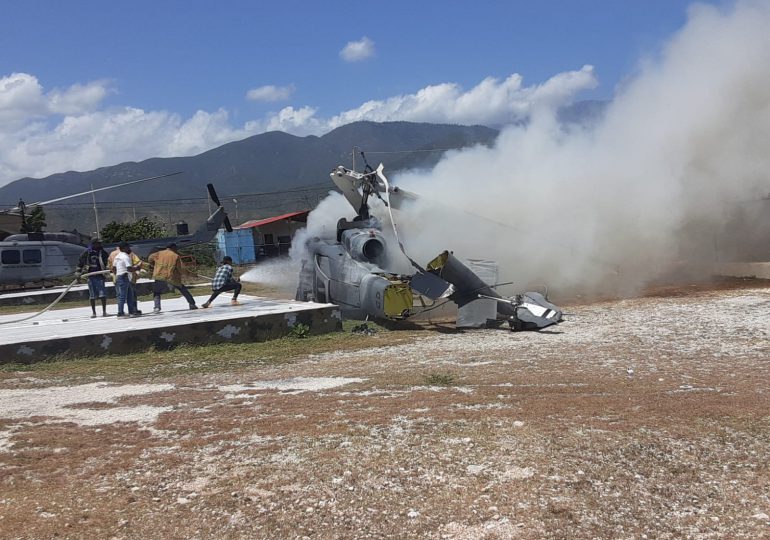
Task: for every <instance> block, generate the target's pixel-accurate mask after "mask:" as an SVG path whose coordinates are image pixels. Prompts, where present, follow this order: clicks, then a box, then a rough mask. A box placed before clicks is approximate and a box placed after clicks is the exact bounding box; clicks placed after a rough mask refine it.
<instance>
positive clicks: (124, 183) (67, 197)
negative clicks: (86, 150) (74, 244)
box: [13, 171, 182, 210]
mask: <svg viewBox="0 0 770 540" xmlns="http://www.w3.org/2000/svg"><path fill="white" fill-rule="evenodd" d="M176 174H182V171H177V172H173V173H169V174H161V175H158V176H150V177H148V178H140V179H139V180H131V181H130V182H123V183H122V184H115V185H114V186H106V187H100V188H96V189H90V190H88V191H83V192H81V193H75V194H74V195H67V196H66V197H59V198H58V199H51V200H49V201H40V202H35V203H31V204H27V205H25V206H26V207H27V208H31V207H33V206H42V205H44V204H51V203H55V202H59V201H64V200H67V199H72V198H74V197H80V196H81V195H90V194H91V193H96V192H97V191H105V190H107V189H114V188H119V187H122V186H129V185H131V184H138V183H140V182H147V181H148V180H157V179H158V178H166V177H168V176H174V175H176ZM13 210H19V208H18V207H17V208H14V209H13Z"/></svg>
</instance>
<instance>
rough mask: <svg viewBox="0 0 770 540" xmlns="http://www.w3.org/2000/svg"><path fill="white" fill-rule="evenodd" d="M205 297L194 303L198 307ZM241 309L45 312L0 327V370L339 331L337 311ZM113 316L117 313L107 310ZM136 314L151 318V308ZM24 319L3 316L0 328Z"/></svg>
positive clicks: (179, 305)
mask: <svg viewBox="0 0 770 540" xmlns="http://www.w3.org/2000/svg"><path fill="white" fill-rule="evenodd" d="M206 298H207V297H202V296H201V297H197V298H196V301H197V302H198V304H201V303H203V302H204V301H205V300H206ZM239 300H241V302H242V305H241V306H230V305H229V301H230V297H229V295H228V296H225V295H223V296H220V297H219V298H217V300H216V301H215V304H214V306H213V307H212V308H210V309H206V310H204V309H198V310H189V309H187V303H186V302H185V301H184V299H183V298H174V299H168V300H165V301H164V302H163V309H164V311H163V312H162V313H159V314H157V315H153V314H149V315H143V316H141V317H137V318H121V319H119V318H117V317H115V316H114V315H113V316H109V317H97V318H95V319H91V318H90V314H91V310H90V308H75V309H64V310H57V311H53V312H48V313H45V314H43V315H41V316H40V317H39V318H35V319H32V320H29V321H23V322H10V323H9V324H0V329H2V332H0V336H1V337H0V364H8V363H23V364H29V363H33V362H39V361H43V360H49V359H51V358H53V357H60V358H67V357H82V356H101V355H105V354H126V353H130V352H138V351H144V350H147V349H150V348H152V347H154V348H156V349H171V348H174V347H176V346H178V345H181V344H192V345H208V344H213V343H249V342H255V341H266V340H269V339H275V338H279V337H282V336H284V335H286V334H288V333H289V332H290V331H291V330H292V328H293V327H294V326H296V325H297V324H304V325H306V326H307V327H308V329H309V332H310V333H311V334H322V333H326V332H332V331H335V330H339V329H341V328H342V322H341V316H340V312H339V309H338V308H337V306H334V305H332V304H315V303H310V302H295V301H288V300H287V301H276V300H270V299H267V298H258V297H253V296H245V295H241V297H239ZM110 307H111V308H112V310H113V314H114V310H115V307H114V306H110ZM139 309H141V310H142V311H143V312H144V313H151V312H152V302H140V305H139ZM22 317H23V315H21V314H15V315H5V316H2V317H0V323H5V322H9V321H15V320H17V319H19V318H22Z"/></svg>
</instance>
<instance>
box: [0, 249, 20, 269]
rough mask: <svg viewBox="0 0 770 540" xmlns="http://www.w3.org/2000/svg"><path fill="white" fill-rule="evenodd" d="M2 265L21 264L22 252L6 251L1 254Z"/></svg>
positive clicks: (0, 261) (17, 250) (0, 262)
mask: <svg viewBox="0 0 770 540" xmlns="http://www.w3.org/2000/svg"><path fill="white" fill-rule="evenodd" d="M14 255H15V257H14ZM0 264H8V265H10V264H21V251H20V250H19V249H15V248H14V249H4V250H3V251H2V253H1V254H0Z"/></svg>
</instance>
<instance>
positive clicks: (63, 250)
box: [0, 240, 85, 285]
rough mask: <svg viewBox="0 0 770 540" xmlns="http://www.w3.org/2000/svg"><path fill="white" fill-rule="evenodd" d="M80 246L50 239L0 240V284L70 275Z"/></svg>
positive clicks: (29, 281) (20, 283)
mask: <svg viewBox="0 0 770 540" xmlns="http://www.w3.org/2000/svg"><path fill="white" fill-rule="evenodd" d="M84 249H85V248H84V247H83V246H81V245H79V244H70V243H68V242H58V241H54V240H20V241H12V242H0V283H2V284H9V285H24V284H25V283H32V282H37V281H44V280H48V279H56V278H60V277H63V276H68V275H72V274H73V273H74V272H75V268H76V267H77V264H78V259H79V257H80V254H81V253H83V250H84Z"/></svg>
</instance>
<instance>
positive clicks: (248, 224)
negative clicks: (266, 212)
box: [236, 210, 310, 229]
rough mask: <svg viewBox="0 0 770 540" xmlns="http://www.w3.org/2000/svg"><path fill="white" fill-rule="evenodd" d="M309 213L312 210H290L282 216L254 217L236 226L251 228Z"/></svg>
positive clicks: (238, 227)
mask: <svg viewBox="0 0 770 540" xmlns="http://www.w3.org/2000/svg"><path fill="white" fill-rule="evenodd" d="M309 213H310V210H301V211H299V212H289V213H288V214H282V215H280V216H275V217H269V218H265V219H252V220H251V221H247V222H245V223H241V224H240V225H238V226H237V227H236V229H250V228H252V227H261V226H262V225H267V224H268V223H275V222H276V221H281V220H283V219H291V218H295V217H298V216H307V215H308V214H309ZM295 221H297V220H295Z"/></svg>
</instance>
